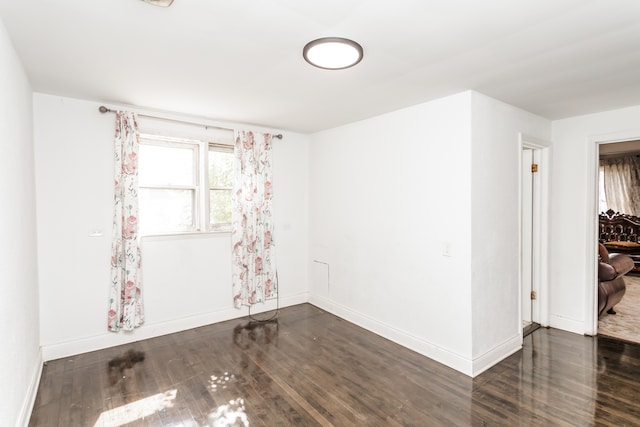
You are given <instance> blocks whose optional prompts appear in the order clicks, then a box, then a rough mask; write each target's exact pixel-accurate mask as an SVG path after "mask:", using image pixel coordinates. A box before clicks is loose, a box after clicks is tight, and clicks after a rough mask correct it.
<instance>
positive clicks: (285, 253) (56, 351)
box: [34, 94, 308, 360]
mask: <svg viewBox="0 0 640 427" xmlns="http://www.w3.org/2000/svg"><path fill="white" fill-rule="evenodd" d="M99 105H100V104H98V103H95V102H88V101H82V100H77V99H71V98H62V97H57V96H51V95H44V94H35V95H34V121H35V159H36V182H37V202H38V214H37V221H38V244H39V251H38V266H39V269H40V277H41V283H40V289H41V290H40V299H41V300H42V301H43V302H44V303H43V304H42V307H41V331H42V338H41V344H42V346H43V356H44V358H45V360H48V359H53V358H58V357H63V356H67V355H72V354H76V353H80V352H85V351H89V350H94V349H98V348H103V347H107V346H112V345H117V344H120V343H123V342H129V341H136V340H140V339H144V338H148V337H152V336H157V335H161V334H165V333H169V332H175V331H179V330H183V329H187V328H191V327H195V326H201V325H204V324H208V323H212V322H216V321H221V320H227V319H231V318H235V317H240V316H243V315H246V310H236V309H234V308H233V304H232V297H231V269H230V259H229V246H230V235H229V234H228V233H227V234H207V235H197V236H184V237H148V238H143V242H142V251H143V261H142V266H143V267H142V268H143V271H142V274H143V287H144V295H145V297H144V298H145V310H146V321H145V324H144V325H143V326H142V327H141V328H139V329H137V330H135V331H134V332H133V333H119V334H115V333H109V332H107V331H106V308H107V300H108V291H109V259H110V247H111V238H110V236H111V221H112V200H113V188H112V181H113V177H112V169H113V167H112V165H113V154H112V146H113V134H114V126H115V125H114V121H115V118H114V115H113V114H100V113H99V112H98V106H99ZM138 111H139V112H140V110H138ZM142 112H144V111H142ZM154 114H155V113H154ZM177 118H179V119H182V120H185V118H184V117H177ZM200 121H201V120H200ZM150 122H153V121H149V120H148V119H146V120H145V119H144V118H141V119H140V126H141V127H144V126H151V125H149V123H150ZM165 123H166V122H165ZM153 126H157V123H155V124H153ZM172 126H173V127H174V128H176V127H178V126H179V125H172ZM199 129H201V128H199ZM256 130H263V129H256ZM190 131H192V132H193V127H191V128H190ZM198 132H199V133H202V132H206V131H204V130H198ZM211 132H214V131H213V130H212V131H211ZM307 156H308V138H307V137H306V136H303V135H299V134H294V133H285V138H284V139H283V140H275V143H274V168H275V169H274V215H275V216H276V237H275V238H276V244H277V245H278V246H277V251H278V252H277V257H278V272H279V279H280V292H281V293H280V305H281V306H286V305H291V304H297V303H302V302H305V301H307V298H308V295H307V269H306V260H307V252H308V238H307V230H308V226H307V223H308V218H307V191H306V190H307V180H308V177H307V164H306V159H307ZM94 230H101V231H102V232H103V233H104V236H103V237H89V234H90V233H91V232H92V231H94ZM274 307H275V301H273V302H270V303H268V304H266V305H265V306H263V307H259V308H256V307H254V309H253V312H259V311H261V310H265V309H270V308H274Z"/></svg>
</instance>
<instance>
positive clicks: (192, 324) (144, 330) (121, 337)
mask: <svg viewBox="0 0 640 427" xmlns="http://www.w3.org/2000/svg"><path fill="white" fill-rule="evenodd" d="M308 299H309V294H308V293H307V292H301V293H299V294H296V295H290V296H287V297H282V298H280V307H288V306H292V305H297V304H303V303H306V302H307V301H308ZM275 308H276V300H270V301H267V302H266V303H265V304H259V305H255V306H253V307H252V308H251V311H252V314H253V313H261V312H263V311H269V310H274V309H275ZM246 315H247V308H246V307H243V308H242V309H235V308H228V309H224V310H218V311H213V312H208V313H202V314H198V315H195V316H189V317H183V318H179V319H172V320H169V321H165V322H159V323H152V324H149V323H145V324H144V325H142V326H141V327H139V328H137V329H135V330H133V331H131V332H119V333H113V332H108V331H105V332H104V333H103V334H100V335H94V336H90V337H85V338H81V339H78V340H73V341H67V342H62V343H56V344H50V345H44V346H42V359H43V360H45V361H49V360H55V359H60V358H62V357H68V356H74V355H77V354H81V353H87V352H89V351H95V350H101V349H104V348H109V347H115V346H118V345H122V344H129V343H132V342H135V341H140V340H144V339H148V338H155V337H159V336H162V335H167V334H173V333H175V332H181V331H185V330H187V329H192V328H198V327H200V326H206V325H210V324H212V323H217V322H224V321H226V320H233V319H238V318H241V317H244V316H246Z"/></svg>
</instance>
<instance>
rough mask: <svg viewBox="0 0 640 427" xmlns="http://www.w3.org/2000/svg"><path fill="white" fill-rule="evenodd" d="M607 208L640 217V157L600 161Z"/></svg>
mask: <svg viewBox="0 0 640 427" xmlns="http://www.w3.org/2000/svg"><path fill="white" fill-rule="evenodd" d="M600 169H601V170H602V172H603V173H602V178H603V179H604V195H605V200H606V204H607V207H608V208H609V209H613V210H614V211H615V212H620V213H624V214H627V215H635V216H638V215H640V157H638V156H637V155H633V156H626V157H617V158H604V159H601V160H600Z"/></svg>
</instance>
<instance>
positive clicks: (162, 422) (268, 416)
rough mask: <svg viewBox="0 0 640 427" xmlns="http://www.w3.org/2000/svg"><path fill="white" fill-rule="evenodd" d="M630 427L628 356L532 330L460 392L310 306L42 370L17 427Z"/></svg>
mask: <svg viewBox="0 0 640 427" xmlns="http://www.w3.org/2000/svg"><path fill="white" fill-rule="evenodd" d="M245 421H246V424H250V425H251V426H315V425H334V426H352V425H357V426H440V425H452V426H466V425H473V426H483V425H486V426H503V425H504V426H518V425H520V426H529V425H545V426H547V425H560V426H590V425H609V426H624V425H640V346H639V345H638V344H631V343H626V342H622V341H616V340H613V339H609V338H602V337H600V338H592V337H583V336H579V335H575V334H571V333H567V332H562V331H558V330H554V329H539V330H537V331H535V332H533V333H532V334H531V335H529V336H527V337H526V338H525V343H524V349H523V350H522V351H519V352H518V353H516V354H514V355H512V356H510V357H509V358H507V359H506V360H504V361H503V362H501V363H500V364H498V365H497V366H494V367H493V368H492V369H490V370H488V371H486V372H484V373H483V374H481V375H480V376H478V377H476V378H475V379H471V378H469V377H467V376H465V375H463V374H460V373H458V372H456V371H454V370H452V369H450V368H447V367H445V366H443V365H440V364H438V363H436V362H434V361H432V360H430V359H428V358H426V357H423V356H420V355H418V354H416V353H414V352H412V351H410V350H407V349H405V348H403V347H401V346H398V345H396V344H394V343H391V342H390V341H387V340H385V339H383V338H380V337H379V336H376V335H374V334H372V333H370V332H367V331H365V330H363V329H361V328H359V327H357V326H355V325H353V324H351V323H349V322H347V321H344V320H342V319H340V318H338V317H335V316H333V315H331V314H328V313H326V312H324V311H322V310H320V309H318V308H316V307H314V306H312V305H309V304H303V305H298V306H294V307H289V308H285V309H282V310H281V312H280V316H279V319H278V322H277V323H275V322H272V323H265V324H256V323H251V322H249V321H248V320H246V319H244V320H234V321H228V322H223V323H218V324H214V325H209V326H205V327H202V328H197V329H192V330H188V331H185V332H181V333H177V334H172V335H166V336H163V337H159V338H154V339H149V340H144V341H140V342H137V343H134V344H130V345H125V346H120V347H114V348H110V349H106V350H101V351H97V352H92V353H86V354H81V355H78V356H74V357H69V358H65V359H59V360H55V361H51V362H49V363H47V364H46V366H45V367H44V370H43V374H42V380H41V383H40V388H39V390H38V395H37V398H36V402H35V407H34V411H33V414H32V417H31V421H30V424H29V425H30V426H64V427H69V426H120V425H130V426H185V427H191V426H199V427H202V426H211V427H213V426H228V425H230V426H243V425H245V424H244V422H245Z"/></svg>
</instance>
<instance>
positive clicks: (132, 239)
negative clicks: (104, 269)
mask: <svg viewBox="0 0 640 427" xmlns="http://www.w3.org/2000/svg"><path fill="white" fill-rule="evenodd" d="M139 145H140V136H139V134H138V116H137V115H136V114H135V113H131V112H124V111H118V112H117V113H116V136H115V147H114V148H115V162H114V163H115V170H114V172H115V174H114V178H115V191H114V213H113V236H112V237H113V241H112V248H111V292H110V297H109V315H108V328H109V330H110V331H114V332H116V331H119V330H120V329H123V330H125V331H130V330H132V329H133V328H137V327H138V326H140V325H142V323H143V322H144V313H143V305H142V283H141V277H140V276H141V275H140V260H141V258H140V236H139V235H138V149H139Z"/></svg>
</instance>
